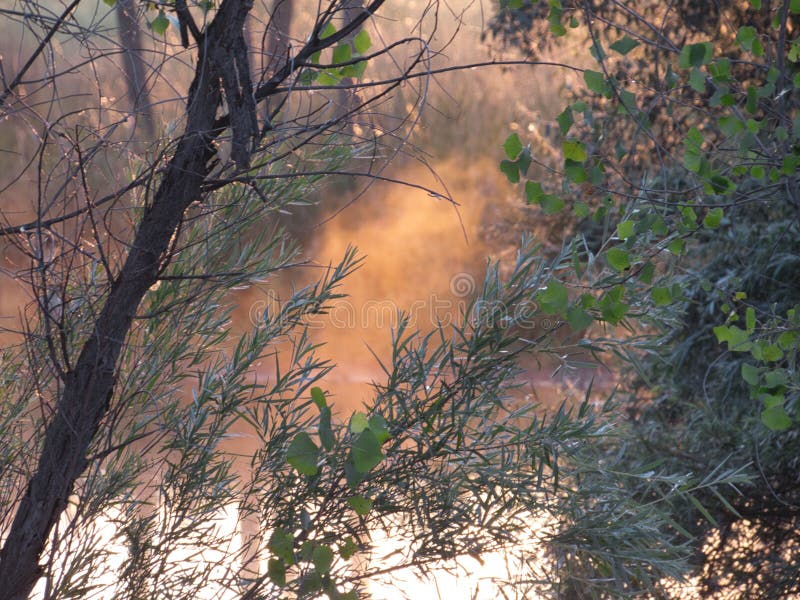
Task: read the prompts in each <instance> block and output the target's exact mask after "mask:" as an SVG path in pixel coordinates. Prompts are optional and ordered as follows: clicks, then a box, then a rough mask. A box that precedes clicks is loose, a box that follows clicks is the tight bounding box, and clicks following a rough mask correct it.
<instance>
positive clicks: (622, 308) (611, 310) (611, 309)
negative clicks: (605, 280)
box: [598, 286, 630, 325]
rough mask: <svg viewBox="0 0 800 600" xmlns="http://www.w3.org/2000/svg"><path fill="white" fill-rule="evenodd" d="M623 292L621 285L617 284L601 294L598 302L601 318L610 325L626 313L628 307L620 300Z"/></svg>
mask: <svg viewBox="0 0 800 600" xmlns="http://www.w3.org/2000/svg"><path fill="white" fill-rule="evenodd" d="M623 292H624V289H623V288H622V287H621V286H617V287H616V288H614V289H612V290H610V291H608V292H606V293H605V294H603V297H602V298H600V301H599V302H598V306H599V308H600V312H601V314H602V315H603V319H605V320H606V321H608V322H609V323H611V324H612V325H616V324H618V323H619V322H620V321H622V319H624V318H625V315H626V314H628V309H629V308H630V307H629V306H628V305H627V304H625V303H624V302H622V300H621V298H622V294H623Z"/></svg>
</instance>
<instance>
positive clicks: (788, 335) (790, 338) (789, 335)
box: [778, 331, 797, 350]
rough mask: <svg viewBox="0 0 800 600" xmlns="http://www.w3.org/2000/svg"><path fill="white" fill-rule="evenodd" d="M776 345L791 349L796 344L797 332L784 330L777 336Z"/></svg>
mask: <svg viewBox="0 0 800 600" xmlns="http://www.w3.org/2000/svg"><path fill="white" fill-rule="evenodd" d="M778 346H779V347H780V348H782V349H783V350H792V349H794V348H795V347H796V346H797V333H795V332H794V331H784V332H783V333H781V334H780V335H779V336H778Z"/></svg>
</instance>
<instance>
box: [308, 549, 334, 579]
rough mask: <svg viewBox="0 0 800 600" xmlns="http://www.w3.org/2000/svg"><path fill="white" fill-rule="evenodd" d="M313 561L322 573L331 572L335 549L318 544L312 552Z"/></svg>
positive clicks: (317, 569) (318, 571)
mask: <svg viewBox="0 0 800 600" xmlns="http://www.w3.org/2000/svg"><path fill="white" fill-rule="evenodd" d="M311 562H312V563H314V569H316V571H317V573H319V574H320V575H325V574H326V573H329V572H330V570H331V565H333V550H331V547H330V546H316V547H315V548H314V551H313V552H312V553H311Z"/></svg>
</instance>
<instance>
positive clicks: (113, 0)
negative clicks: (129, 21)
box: [103, 0, 117, 6]
mask: <svg viewBox="0 0 800 600" xmlns="http://www.w3.org/2000/svg"><path fill="white" fill-rule="evenodd" d="M103 2H104V3H106V4H107V5H108V6H114V5H115V4H116V3H117V0H103Z"/></svg>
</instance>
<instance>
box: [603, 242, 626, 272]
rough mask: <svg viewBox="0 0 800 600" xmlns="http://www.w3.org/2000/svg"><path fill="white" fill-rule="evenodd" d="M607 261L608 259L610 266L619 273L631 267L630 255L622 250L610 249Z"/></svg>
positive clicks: (607, 253)
mask: <svg viewBox="0 0 800 600" xmlns="http://www.w3.org/2000/svg"><path fill="white" fill-rule="evenodd" d="M606 259H608V264H609V265H611V268H612V269H614V270H615V271H617V272H621V271H624V270H626V269H630V267H631V256H630V253H629V252H628V251H627V250H623V249H622V248H616V247H615V248H609V249H608V252H606Z"/></svg>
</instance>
